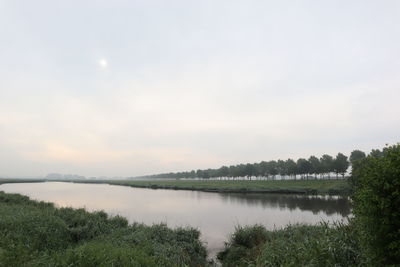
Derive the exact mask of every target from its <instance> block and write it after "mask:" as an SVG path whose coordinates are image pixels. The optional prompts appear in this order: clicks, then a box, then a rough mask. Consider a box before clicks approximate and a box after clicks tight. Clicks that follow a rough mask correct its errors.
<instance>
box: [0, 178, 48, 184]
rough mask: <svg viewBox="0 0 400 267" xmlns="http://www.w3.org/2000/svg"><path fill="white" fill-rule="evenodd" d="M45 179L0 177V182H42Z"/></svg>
mask: <svg viewBox="0 0 400 267" xmlns="http://www.w3.org/2000/svg"><path fill="white" fill-rule="evenodd" d="M45 181H46V180H45V179H16V178H0V184H10V183H42V182H45Z"/></svg>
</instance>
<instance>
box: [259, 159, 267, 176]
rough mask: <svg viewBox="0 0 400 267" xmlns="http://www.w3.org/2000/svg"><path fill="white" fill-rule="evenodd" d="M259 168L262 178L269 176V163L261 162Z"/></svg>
mask: <svg viewBox="0 0 400 267" xmlns="http://www.w3.org/2000/svg"><path fill="white" fill-rule="evenodd" d="M258 168H259V172H260V174H261V176H263V177H266V176H268V162H266V161H261V162H260V164H259V165H258Z"/></svg>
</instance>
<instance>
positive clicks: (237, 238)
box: [218, 223, 362, 267]
mask: <svg viewBox="0 0 400 267" xmlns="http://www.w3.org/2000/svg"><path fill="white" fill-rule="evenodd" d="M356 240H357V239H356V231H355V227H354V225H353V224H352V223H350V224H348V225H345V224H341V223H338V224H335V225H333V226H329V225H328V224H326V223H321V224H320V225H317V226H309V225H291V226H287V227H286V228H284V229H282V230H275V231H267V230H266V229H265V228H264V226H261V225H255V226H248V227H238V228H237V229H236V231H235V232H234V233H233V234H232V236H231V238H230V240H229V242H228V243H226V245H225V249H224V250H223V251H222V252H220V253H219V254H218V259H219V260H220V261H221V263H222V266H237V267H240V266H362V264H361V254H360V250H359V247H358V244H357V242H356Z"/></svg>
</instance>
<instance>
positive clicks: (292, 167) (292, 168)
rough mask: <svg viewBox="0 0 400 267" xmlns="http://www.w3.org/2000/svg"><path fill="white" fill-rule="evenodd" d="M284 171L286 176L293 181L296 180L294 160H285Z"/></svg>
mask: <svg viewBox="0 0 400 267" xmlns="http://www.w3.org/2000/svg"><path fill="white" fill-rule="evenodd" d="M286 169H287V170H288V174H289V176H292V175H293V177H294V179H295V180H296V175H297V164H296V162H295V161H294V160H292V159H287V160H286Z"/></svg>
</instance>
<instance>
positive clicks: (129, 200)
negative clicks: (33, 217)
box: [0, 182, 351, 256]
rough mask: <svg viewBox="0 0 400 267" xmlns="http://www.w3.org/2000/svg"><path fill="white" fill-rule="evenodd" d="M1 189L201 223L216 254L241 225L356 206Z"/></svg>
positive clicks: (343, 212) (329, 199)
mask: <svg viewBox="0 0 400 267" xmlns="http://www.w3.org/2000/svg"><path fill="white" fill-rule="evenodd" d="M0 191H4V192H7V193H20V194H23V195H27V196H29V197H31V198H32V199H36V200H43V201H48V202H53V203H55V204H56V205H57V206H59V207H67V206H68V207H74V208H82V207H83V208H86V209H87V210H90V211H93V210H104V211H106V212H107V213H109V214H111V215H117V214H118V215H121V216H124V217H126V218H127V219H128V220H129V221H130V222H143V223H145V224H148V225H151V224H153V223H166V224H167V225H168V226H170V227H177V226H192V227H196V228H198V229H199V230H200V231H201V238H202V240H204V241H205V242H206V243H207V246H208V250H209V254H211V255H212V256H213V255H215V253H216V252H217V251H219V250H221V249H222V248H223V244H224V241H227V240H228V238H229V235H230V234H231V233H232V232H233V231H234V229H235V226H237V225H253V224H263V225H265V226H266V227H267V228H268V229H274V228H281V227H283V226H285V225H287V224H289V223H291V224H294V223H308V224H316V223H318V222H320V221H327V222H332V221H338V220H343V219H344V218H345V217H346V216H347V215H349V214H350V211H351V210H350V203H349V200H348V199H347V198H345V197H337V196H303V195H287V194H237V193H208V192H198V191H182V190H179V191H175V190H164V189H156V190H155V189H146V188H133V187H127V186H116V185H107V184H75V183H65V182H46V183H18V184H3V185H0Z"/></svg>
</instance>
